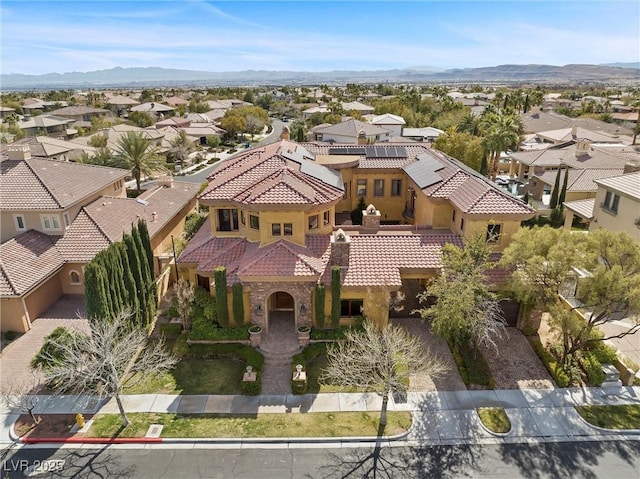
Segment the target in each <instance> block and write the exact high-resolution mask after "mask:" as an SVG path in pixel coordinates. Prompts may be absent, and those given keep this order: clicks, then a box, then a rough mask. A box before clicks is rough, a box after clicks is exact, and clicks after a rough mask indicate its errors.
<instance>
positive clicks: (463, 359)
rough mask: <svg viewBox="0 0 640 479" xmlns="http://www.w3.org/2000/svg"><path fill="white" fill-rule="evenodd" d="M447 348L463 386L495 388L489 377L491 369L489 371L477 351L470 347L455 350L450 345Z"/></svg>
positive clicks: (493, 381)
mask: <svg viewBox="0 0 640 479" xmlns="http://www.w3.org/2000/svg"><path fill="white" fill-rule="evenodd" d="M449 348H450V349H451V353H452V354H453V359H454V361H455V363H456V366H457V367H458V371H459V372H460V377H461V378H462V381H463V382H464V383H465V385H467V386H469V385H471V384H475V385H479V386H484V387H486V388H489V389H493V388H494V387H495V380H494V379H493V376H492V375H491V369H489V365H488V364H487V361H486V360H485V359H484V356H483V355H482V353H481V352H480V351H479V350H477V349H473V348H471V347H470V346H463V347H460V348H457V349H456V348H454V347H453V345H451V344H450V345H449Z"/></svg>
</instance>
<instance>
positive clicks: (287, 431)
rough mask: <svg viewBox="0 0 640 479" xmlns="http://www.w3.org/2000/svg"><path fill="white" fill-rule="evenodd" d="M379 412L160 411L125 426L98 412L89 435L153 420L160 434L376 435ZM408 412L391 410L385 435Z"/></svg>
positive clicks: (129, 430)
mask: <svg viewBox="0 0 640 479" xmlns="http://www.w3.org/2000/svg"><path fill="white" fill-rule="evenodd" d="M379 416H380V414H379V413H378V412H326V413H293V414H257V415H234V416H230V415H223V414H199V415H178V414H157V413H131V414H128V415H127V417H128V418H129V420H130V421H131V424H130V425H129V426H128V427H126V428H125V429H124V430H122V431H120V432H118V431H119V429H120V428H121V426H122V422H121V420H120V416H119V415H118V414H105V415H102V414H100V415H97V416H95V417H94V422H93V424H92V425H91V428H90V429H89V432H88V433H87V435H86V437H114V436H116V435H117V436H118V437H144V435H145V434H146V432H147V430H148V429H149V426H150V425H151V424H162V425H164V428H163V430H162V434H161V437H180V438H182V437H184V438H189V437H213V438H224V437H233V438H238V437H239V438H246V437H345V436H366V437H375V436H376V435H377V433H378V421H379ZM410 426H411V414H410V413H409V412H394V411H389V413H388V418H387V426H386V428H385V431H384V434H385V435H397V434H401V433H403V432H406V431H407V430H408V429H409V427H410Z"/></svg>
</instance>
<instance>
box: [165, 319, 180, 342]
mask: <svg viewBox="0 0 640 479" xmlns="http://www.w3.org/2000/svg"><path fill="white" fill-rule="evenodd" d="M160 332H161V333H163V334H164V337H165V338H171V339H173V338H177V337H178V336H180V333H181V332H182V324H180V323H165V324H161V325H160Z"/></svg>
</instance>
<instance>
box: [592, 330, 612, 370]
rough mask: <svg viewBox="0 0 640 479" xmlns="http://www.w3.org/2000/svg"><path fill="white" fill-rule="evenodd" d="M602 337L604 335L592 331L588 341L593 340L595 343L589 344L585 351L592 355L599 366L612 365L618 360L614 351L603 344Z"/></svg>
mask: <svg viewBox="0 0 640 479" xmlns="http://www.w3.org/2000/svg"><path fill="white" fill-rule="evenodd" d="M603 337H604V334H602V333H601V332H600V331H592V332H591V338H590V339H595V340H597V341H593V342H591V343H589V344H588V345H587V348H586V349H587V351H589V352H591V353H593V354H594V355H595V357H596V358H597V360H598V361H599V362H600V363H601V364H611V363H614V362H615V361H616V360H617V359H618V357H617V355H616V349H615V348H612V347H611V346H609V345H607V344H605V342H604V341H602V338H603Z"/></svg>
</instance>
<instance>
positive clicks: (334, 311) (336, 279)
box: [331, 266, 342, 328]
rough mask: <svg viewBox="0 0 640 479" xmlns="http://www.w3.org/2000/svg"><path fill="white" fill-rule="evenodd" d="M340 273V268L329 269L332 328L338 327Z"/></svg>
mask: <svg viewBox="0 0 640 479" xmlns="http://www.w3.org/2000/svg"><path fill="white" fill-rule="evenodd" d="M341 281H342V271H341V269H340V266H334V267H333V268H331V325H332V326H333V327H334V328H337V327H338V326H340V286H341V285H340V283H341Z"/></svg>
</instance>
